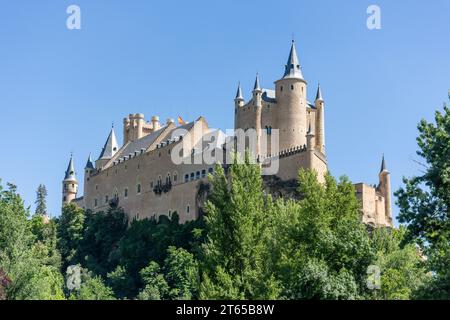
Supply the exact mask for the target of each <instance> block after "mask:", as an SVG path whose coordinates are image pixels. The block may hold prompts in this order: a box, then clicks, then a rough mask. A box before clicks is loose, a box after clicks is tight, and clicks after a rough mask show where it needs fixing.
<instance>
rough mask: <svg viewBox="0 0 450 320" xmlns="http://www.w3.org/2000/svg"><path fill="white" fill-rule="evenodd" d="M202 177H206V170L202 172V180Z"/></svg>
mask: <svg viewBox="0 0 450 320" xmlns="http://www.w3.org/2000/svg"><path fill="white" fill-rule="evenodd" d="M204 177H206V170H205V169H203V170H202V178H204Z"/></svg>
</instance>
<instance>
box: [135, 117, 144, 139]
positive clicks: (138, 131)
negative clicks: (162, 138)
mask: <svg viewBox="0 0 450 320" xmlns="http://www.w3.org/2000/svg"><path fill="white" fill-rule="evenodd" d="M134 119H135V122H136V128H135V133H134V134H135V137H134V139H135V140H138V139H140V138H142V137H143V136H144V122H145V121H144V115H143V114H142V113H136V114H135V115H134Z"/></svg>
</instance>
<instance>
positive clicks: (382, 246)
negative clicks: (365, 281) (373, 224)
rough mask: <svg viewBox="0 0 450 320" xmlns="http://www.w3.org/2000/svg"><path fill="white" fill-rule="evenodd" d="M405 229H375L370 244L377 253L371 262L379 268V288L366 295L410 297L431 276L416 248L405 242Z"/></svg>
mask: <svg viewBox="0 0 450 320" xmlns="http://www.w3.org/2000/svg"><path fill="white" fill-rule="evenodd" d="M405 234H406V230H405V228H404V227H400V229H388V228H382V229H375V230H374V231H373V233H372V247H373V248H374V250H375V252H376V259H375V261H374V262H373V264H374V265H376V266H378V267H379V268H380V271H381V279H380V284H381V288H380V289H379V290H372V291H371V292H370V293H369V295H368V298H371V299H383V300H409V299H412V298H414V295H415V292H416V291H417V290H418V289H420V288H421V287H422V286H423V285H424V284H425V283H426V282H427V281H428V280H429V278H430V276H429V274H428V273H427V270H426V268H425V262H424V261H423V259H422V257H421V256H420V252H419V249H418V247H417V246H416V245H414V244H412V243H406V244H404V239H405Z"/></svg>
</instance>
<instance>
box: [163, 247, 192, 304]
mask: <svg viewBox="0 0 450 320" xmlns="http://www.w3.org/2000/svg"><path fill="white" fill-rule="evenodd" d="M167 252H168V255H167V258H166V260H165V261H164V274H165V279H166V280H167V283H168V285H169V287H170V291H169V297H170V298H171V299H173V300H191V299H195V298H197V291H198V287H199V270H198V264H197V261H195V259H194V256H193V255H192V254H191V253H189V252H188V251H186V250H185V249H182V248H175V247H169V249H168V250H167Z"/></svg>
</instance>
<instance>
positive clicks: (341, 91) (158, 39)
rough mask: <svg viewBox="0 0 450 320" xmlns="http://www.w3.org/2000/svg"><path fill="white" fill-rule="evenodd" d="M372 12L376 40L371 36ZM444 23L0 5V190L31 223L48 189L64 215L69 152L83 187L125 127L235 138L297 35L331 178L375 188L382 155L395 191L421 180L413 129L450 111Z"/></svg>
mask: <svg viewBox="0 0 450 320" xmlns="http://www.w3.org/2000/svg"><path fill="white" fill-rule="evenodd" d="M70 4H77V5H79V6H80V7H81V11H82V29H81V30H79V31H76V30H74V31H70V30H68V29H67V28H66V18H67V14H66V8H67V6H69V5H70ZM370 4H377V5H379V6H380V7H381V10H382V11H381V13H382V29H381V30H376V31H370V30H368V29H367V27H366V19H367V16H368V15H367V14H366V9H367V7H368V6H369V5H370ZM449 12H450V2H449V1H448V0H432V1H406V0H403V1H399V0H396V1H392V0H390V1H387V0H386V1H384V0H383V1H380V0H372V1H365V0H352V1H335V0H329V1H325V0H322V1H318V0H314V1H313V0H310V1H300V0H296V1H211V0H209V1H194V0H193V1H159V2H156V1H144V0H133V1H125V0H120V1H119V0H114V1H112V0H108V1H106V0H103V1H101V0H95V1H94V0H89V1H88V0H72V1H53V0H46V1H24V0H16V1H2V5H1V7H0V41H1V47H0V48H1V49H0V119H1V124H0V134H1V148H0V150H1V151H0V178H1V179H2V180H3V183H5V182H7V181H8V182H12V183H14V184H16V185H18V188H19V192H20V193H21V194H22V195H23V197H24V199H25V201H26V204H27V205H31V206H32V209H33V210H34V204H33V202H34V199H35V190H36V188H37V186H38V185H39V184H40V183H44V184H45V185H46V186H47V188H48V192H49V196H48V205H49V209H50V213H51V214H52V215H58V214H59V212H60V204H61V180H62V178H63V175H64V171H65V169H66V166H67V163H68V160H69V156H70V152H71V151H73V152H74V155H75V161H76V169H77V172H78V178H79V180H80V181H82V180H83V167H84V165H85V162H86V159H87V156H88V154H89V152H92V153H93V156H94V157H97V156H98V155H99V153H100V150H101V147H102V145H103V143H104V141H105V139H106V137H107V135H108V132H109V130H110V126H111V123H112V122H113V121H114V122H115V123H116V128H117V133H118V135H119V139H120V141H121V140H122V139H121V131H122V125H121V123H122V119H123V117H124V116H126V115H127V114H129V113H137V112H142V113H144V114H145V115H146V118H147V119H149V118H150V116H151V115H153V114H158V115H160V117H161V118H162V119H163V120H164V119H166V118H167V117H173V118H176V116H177V115H181V116H182V117H183V118H184V119H185V120H193V119H195V118H196V117H198V116H200V115H204V116H205V117H206V119H207V120H208V122H209V124H210V126H212V127H216V128H221V129H226V128H232V127H233V98H234V95H235V92H236V85H237V82H238V81H239V80H240V81H241V82H242V86H243V89H244V92H245V97H246V98H249V97H250V90H251V88H252V84H253V81H254V77H255V73H256V72H259V73H260V77H261V84H262V85H263V86H264V87H266V88H267V87H269V88H271V87H273V81H274V80H276V79H278V78H280V76H281V75H282V72H283V65H284V63H285V61H286V59H287V55H288V51H289V45H290V41H291V38H292V34H294V35H295V39H296V41H297V49H298V51H299V55H300V60H301V64H302V66H303V72H304V75H305V78H306V79H307V81H308V82H309V84H310V86H309V97H310V99H311V100H312V99H313V98H314V96H313V95H314V93H315V89H316V86H317V83H318V82H319V81H320V83H321V84H322V88H323V95H324V98H325V100H326V104H327V106H326V115H325V116H326V133H327V136H326V139H327V152H328V159H329V164H330V169H331V172H332V173H333V174H334V175H335V176H340V175H343V174H346V175H348V176H349V177H350V178H351V180H353V181H354V182H360V181H364V182H367V183H370V184H373V183H376V182H377V175H378V172H379V166H380V159H381V155H382V153H385V154H386V161H387V165H388V168H389V169H390V170H391V172H392V187H393V189H394V190H395V189H397V188H398V187H399V186H400V184H401V177H402V176H403V175H407V176H410V175H412V174H415V173H417V172H418V170H419V169H420V167H419V166H418V165H417V164H416V163H414V162H413V159H417V156H416V155H415V151H416V149H417V148H416V143H415V137H416V136H417V130H416V124H417V122H418V121H419V120H420V119H421V118H426V119H432V118H433V114H434V110H436V109H438V108H441V107H442V103H443V102H444V101H446V100H447V99H448V97H447V90H448V89H450V59H449V56H450V55H449V53H450V50H449V49H450V41H449V40H450V23H449ZM81 190H82V188H81ZM394 213H395V214H397V208H394Z"/></svg>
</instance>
